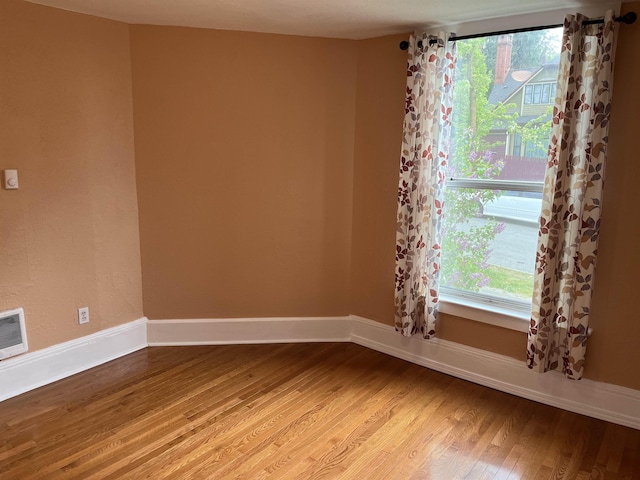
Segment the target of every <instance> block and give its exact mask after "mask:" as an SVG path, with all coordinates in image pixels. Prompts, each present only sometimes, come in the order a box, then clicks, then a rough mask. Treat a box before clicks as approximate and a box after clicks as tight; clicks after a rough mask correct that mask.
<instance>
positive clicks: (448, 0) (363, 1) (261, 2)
mask: <svg viewBox="0 0 640 480" xmlns="http://www.w3.org/2000/svg"><path fill="white" fill-rule="evenodd" d="M29 1H32V2H33V3H40V4H43V5H49V6H52V7H57V8H62V9H65V10H71V11H74V12H81V13H86V14H90V15H96V16H99V17H105V18H110V19H113V20H120V21H122V22H126V23H131V24H151V25H176V26H189V27H200V28H214V29H222V30H241V31H251V32H265V33H282V34H288V35H304V36H314V37H333V38H349V39H362V38H370V37H377V36H382V35H387V34H392V33H401V32H407V31H411V30H414V29H416V28H424V27H434V26H438V25H455V24H460V23H464V22H469V21H474V20H483V19H490V18H496V17H505V16H512V15H518V14H524V13H534V12H542V11H548V10H556V9H575V10H576V11H579V10H580V8H581V7H583V8H584V7H589V6H590V7H596V6H601V5H604V4H607V3H611V2H610V1H604V0H29ZM560 21H561V20H558V23H559V22H560ZM509 28H510V27H509Z"/></svg>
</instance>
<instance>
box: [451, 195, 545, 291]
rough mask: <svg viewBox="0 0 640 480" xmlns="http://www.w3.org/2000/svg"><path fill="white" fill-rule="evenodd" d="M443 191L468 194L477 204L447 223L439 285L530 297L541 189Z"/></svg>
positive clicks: (459, 196)
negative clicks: (531, 191) (538, 191)
mask: <svg viewBox="0 0 640 480" xmlns="http://www.w3.org/2000/svg"><path fill="white" fill-rule="evenodd" d="M447 195H448V196H449V197H457V198H465V199H469V200H472V201H473V202H474V203H475V206H476V209H475V212H469V213H471V216H470V217H466V218H462V217H458V218H456V221H455V222H454V223H450V222H449V223H448V228H449V229H450V231H445V242H444V245H443V249H442V265H443V268H442V275H441V284H442V286H443V287H450V288H456V289H459V290H464V291H468V292H478V293H484V294H487V295H491V296H499V297H503V298H509V299H518V300H522V301H525V302H529V301H530V300H531V294H532V291H533V270H534V267H535V255H536V244H537V238H538V217H539V215H540V207H541V204H542V194H541V193H529V192H509V191H506V192H499V191H496V192H494V191H486V190H485V191H482V190H476V189H468V188H461V189H455V190H453V189H450V190H448V191H447ZM449 200H452V198H448V199H447V201H449ZM453 201H454V202H455V200H453Z"/></svg>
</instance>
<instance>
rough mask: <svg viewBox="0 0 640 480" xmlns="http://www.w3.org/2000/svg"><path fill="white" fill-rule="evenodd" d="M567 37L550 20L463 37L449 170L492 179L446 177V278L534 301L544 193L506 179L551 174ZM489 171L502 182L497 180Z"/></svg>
mask: <svg viewBox="0 0 640 480" xmlns="http://www.w3.org/2000/svg"><path fill="white" fill-rule="evenodd" d="M561 38H562V29H552V30H542V31H536V32H524V33H517V34H510V35H500V36H494V37H485V38H477V39H469V40H459V41H458V43H457V48H458V69H457V72H456V79H455V82H456V83H455V88H454V105H453V120H452V121H453V125H452V139H451V142H452V145H451V153H450V157H449V164H448V167H447V168H448V171H447V174H448V175H447V176H448V177H449V178H454V179H461V180H467V179H472V180H473V179H478V180H483V181H484V182H485V184H486V186H485V189H481V188H477V189H470V188H457V187H456V182H455V181H450V182H449V185H450V187H449V188H448V189H447V192H446V202H445V209H444V211H445V219H444V233H445V235H444V240H443V246H442V255H443V257H442V264H441V265H442V266H441V268H442V270H441V272H442V277H441V278H442V280H443V286H445V287H451V288H456V289H463V290H464V289H467V290H469V291H473V292H479V293H480V294H482V295H486V296H488V297H492V298H495V299H498V300H499V299H500V298H520V299H523V300H524V301H526V302H528V301H530V298H531V293H532V283H531V281H532V280H531V279H532V275H533V268H534V259H535V246H536V242H537V225H538V217H539V214H540V207H541V194H540V193H534V192H532V191H525V192H517V191H516V190H517V189H518V188H520V187H521V185H520V186H519V185H517V184H514V185H513V191H512V190H510V189H509V188H508V187H505V186H504V183H503V182H507V185H508V182H537V183H541V182H543V180H544V175H545V170H546V152H547V148H548V145H549V137H550V133H551V113H552V104H553V101H554V98H553V97H554V96H555V81H550V79H554V78H555V77H557V74H558V62H559V57H560V43H561ZM501 68H504V70H500V71H497V69H501ZM536 104H537V105H538V106H537V107H535V108H534V107H533V105H536ZM507 138H509V139H510V140H509V142H507ZM507 147H508V148H507ZM491 180H499V181H500V182H501V183H500V186H499V187H498V186H497V185H496V189H493V188H492V187H493V186H492V185H491V183H488V184H487V183H486V182H487V181H488V182H491ZM457 186H460V184H459V183H458V184H457ZM474 186H475V185H474ZM527 188H529V187H527ZM530 190H533V188H531V189H530ZM509 285H513V287H510V286H509Z"/></svg>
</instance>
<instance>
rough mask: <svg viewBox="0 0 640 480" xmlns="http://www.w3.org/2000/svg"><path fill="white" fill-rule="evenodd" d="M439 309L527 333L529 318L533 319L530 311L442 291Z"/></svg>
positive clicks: (442, 311) (457, 315) (449, 313)
mask: <svg viewBox="0 0 640 480" xmlns="http://www.w3.org/2000/svg"><path fill="white" fill-rule="evenodd" d="M438 311H439V312H441V313H445V314H447V315H455V316H456V317H462V318H466V319H468V320H474V321H476V322H481V323H487V324H489V325H494V326H496V327H502V328H506V329H508V330H515V331H517V332H525V333H526V332H528V331H529V320H530V319H531V314H530V313H525V312H518V311H515V310H511V309H506V308H503V307H499V306H497V305H488V304H485V303H481V302H475V301H473V300H471V299H467V298H462V297H459V296H451V295H448V294H447V293H442V292H441V293H440V304H439V308H438Z"/></svg>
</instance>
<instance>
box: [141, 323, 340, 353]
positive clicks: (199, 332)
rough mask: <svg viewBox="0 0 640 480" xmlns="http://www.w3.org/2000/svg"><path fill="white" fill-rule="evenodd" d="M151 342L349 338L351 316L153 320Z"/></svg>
mask: <svg viewBox="0 0 640 480" xmlns="http://www.w3.org/2000/svg"><path fill="white" fill-rule="evenodd" d="M147 328H148V339H149V346H167V345H232V344H243V343H244V344H248V343H301V342H348V341H350V340H351V337H350V334H351V317H302V318H298V317H276V318H216V319H197V320H149V321H148V322H147Z"/></svg>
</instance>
